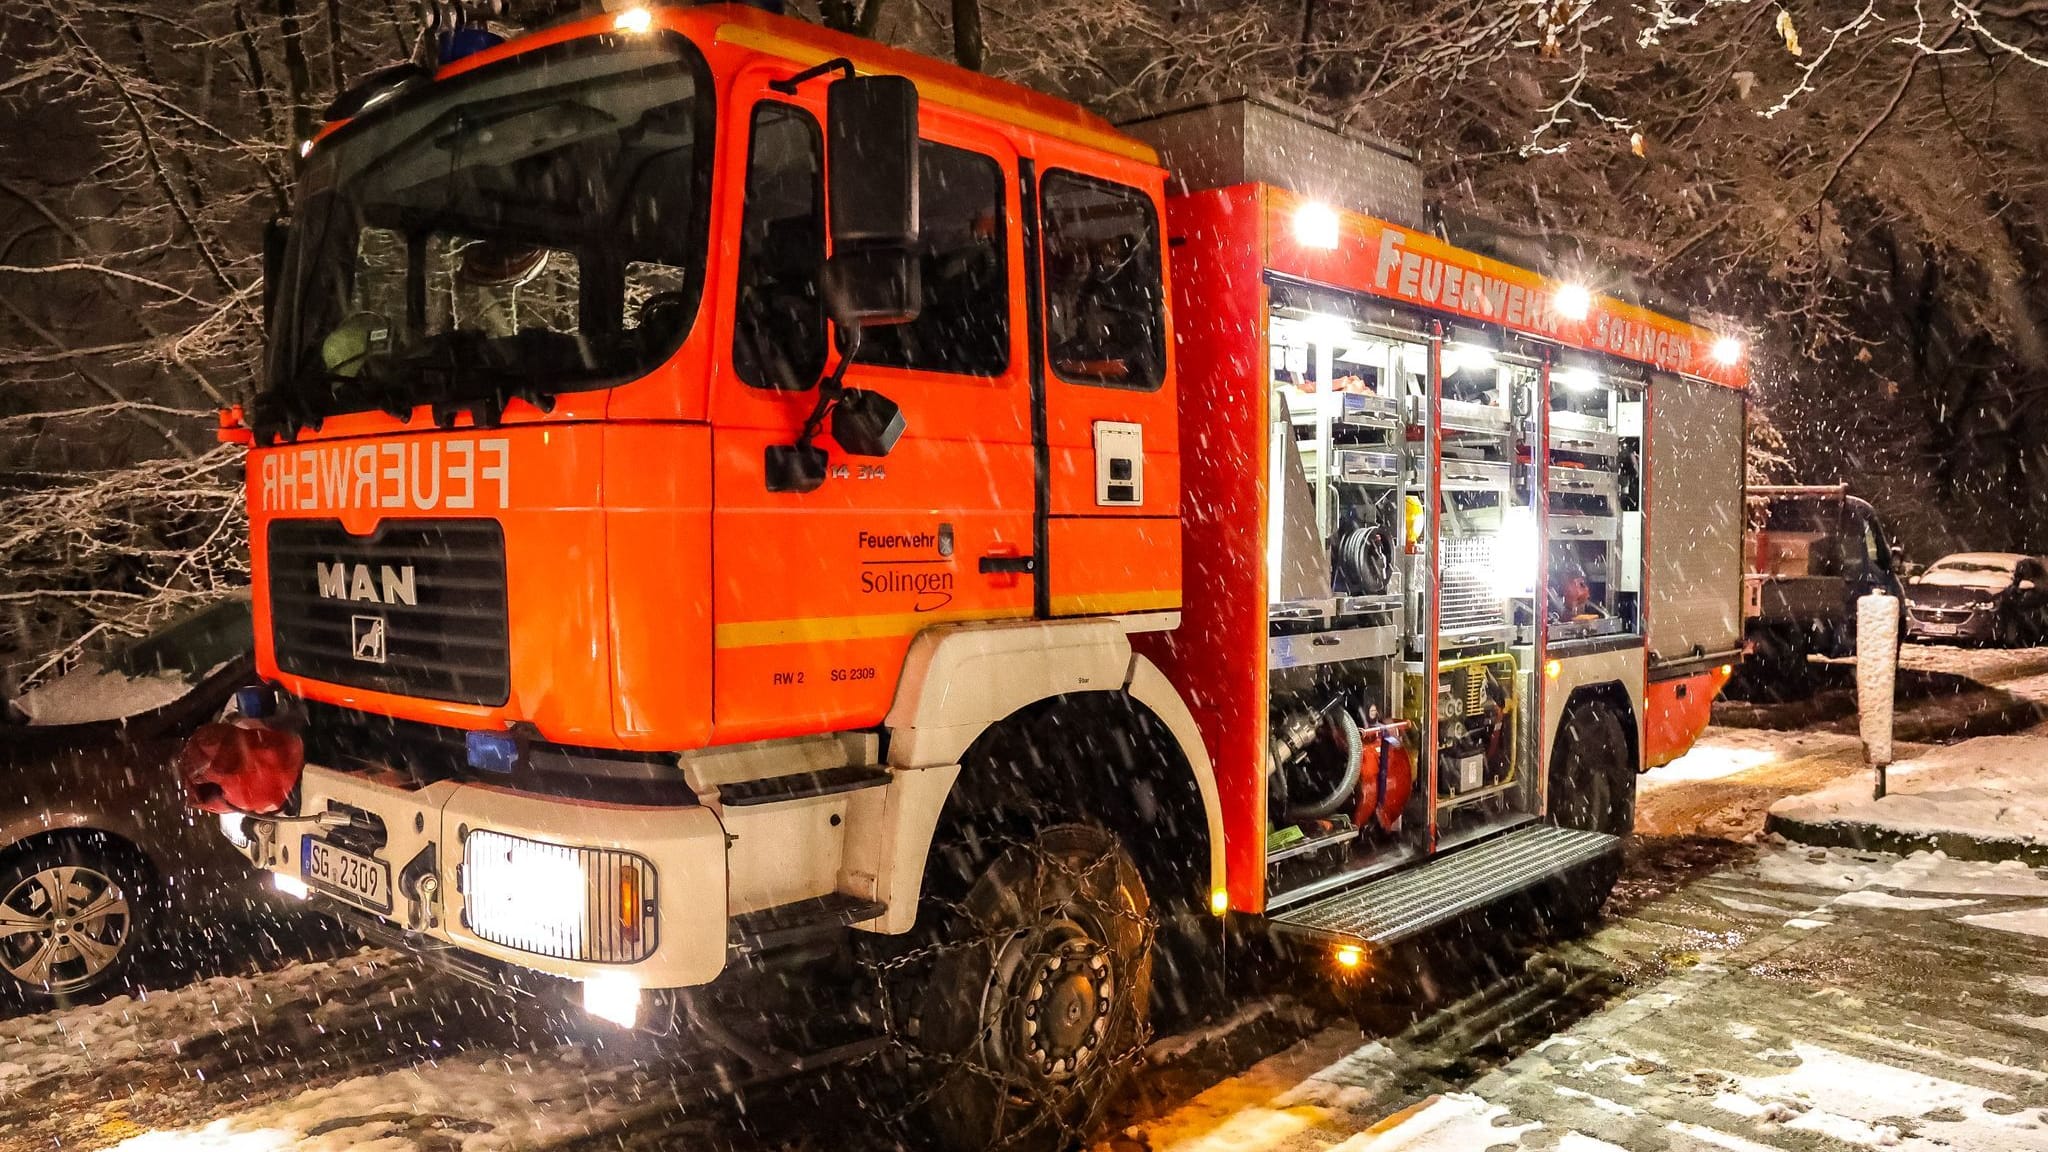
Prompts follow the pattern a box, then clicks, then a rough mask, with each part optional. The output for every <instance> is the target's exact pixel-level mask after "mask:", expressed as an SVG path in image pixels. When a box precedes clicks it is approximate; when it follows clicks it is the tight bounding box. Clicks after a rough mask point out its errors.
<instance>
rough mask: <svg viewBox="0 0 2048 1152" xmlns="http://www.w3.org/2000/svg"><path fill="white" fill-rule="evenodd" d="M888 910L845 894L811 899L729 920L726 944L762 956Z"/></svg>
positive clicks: (875, 901)
mask: <svg viewBox="0 0 2048 1152" xmlns="http://www.w3.org/2000/svg"><path fill="white" fill-rule="evenodd" d="M888 910H889V906H888V905H887V904H883V903H881V902H880V901H877V900H863V899H861V898H860V897H858V896H849V895H847V894H846V893H844V892H832V893H828V894H826V895H824V896H813V897H811V898H810V899H808V900H799V901H797V902H796V903H794V904H782V905H778V906H776V907H774V908H763V909H761V910H759V911H757V912H742V913H740V914H739V915H737V916H734V917H733V918H732V929H731V932H730V933H729V934H728V943H729V944H730V945H731V946H732V947H733V948H735V949H737V950H739V951H741V952H762V951H766V950H768V949H770V948H777V947H780V946H782V945H784V944H789V943H792V942H795V941H797V940H801V939H804V938H807V937H810V936H815V935H817V934H819V933H821V932H831V931H835V930H837V929H840V928H844V927H846V926H848V925H850V924H858V923H860V922H861V921H863V920H873V919H874V918H875V917H877V916H880V915H881V914H882V913H884V912H887V911H888Z"/></svg>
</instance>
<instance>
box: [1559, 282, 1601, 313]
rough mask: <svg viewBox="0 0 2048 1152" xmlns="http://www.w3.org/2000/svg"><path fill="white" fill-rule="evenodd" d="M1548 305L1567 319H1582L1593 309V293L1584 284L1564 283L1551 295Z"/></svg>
mask: <svg viewBox="0 0 2048 1152" xmlns="http://www.w3.org/2000/svg"><path fill="white" fill-rule="evenodd" d="M1550 307H1551V309H1552V310H1553V311H1555V312H1556V313H1557V314H1558V315H1560V316H1562V317H1564V318H1565V319H1567V320H1584V319H1585V318H1586V317H1587V316H1588V315H1589V314H1590V313H1591V312H1592V311H1593V294H1592V293H1591V292H1589V291H1587V289H1586V286H1585V285H1584V284H1566V285H1563V286H1562V287H1560V288H1558V290H1557V292H1556V294H1555V295H1553V296H1552V297H1551V299H1550Z"/></svg>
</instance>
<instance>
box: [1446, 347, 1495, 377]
mask: <svg viewBox="0 0 2048 1152" xmlns="http://www.w3.org/2000/svg"><path fill="white" fill-rule="evenodd" d="M1499 366H1500V360H1499V359H1498V358H1496V357H1495V356H1494V354H1493V349H1491V348H1485V347H1481V346H1480V345H1477V344H1446V345H1444V375H1446V376H1451V375H1454V374H1456V373H1459V372H1491V371H1493V370H1494V369H1495V368H1497V367H1499Z"/></svg>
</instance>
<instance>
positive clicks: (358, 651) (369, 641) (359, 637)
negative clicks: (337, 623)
mask: <svg viewBox="0 0 2048 1152" xmlns="http://www.w3.org/2000/svg"><path fill="white" fill-rule="evenodd" d="M348 623H349V635H350V640H351V642H352V646H353V647H354V649H355V651H354V655H355V658H356V659H358V660H361V661H362V662H363V663H365V664H382V663H384V618H383V617H382V616H351V617H349V618H348Z"/></svg>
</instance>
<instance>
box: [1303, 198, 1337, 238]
mask: <svg viewBox="0 0 2048 1152" xmlns="http://www.w3.org/2000/svg"><path fill="white" fill-rule="evenodd" d="M1340 230H1341V229H1340V225H1339V222H1338V220H1337V213H1336V211H1335V210H1334V209H1332V208H1331V207H1330V206H1329V205H1328V204H1318V203H1316V202H1315V201H1313V200H1311V201H1309V202H1308V203H1306V204H1303V205H1302V206H1301V207H1299V208H1296V209H1295V210H1294V242H1295V243H1296V244H1299V245H1301V246H1302V247H1304V248H1335V247H1336V246H1337V236H1338V234H1339V232H1340Z"/></svg>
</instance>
